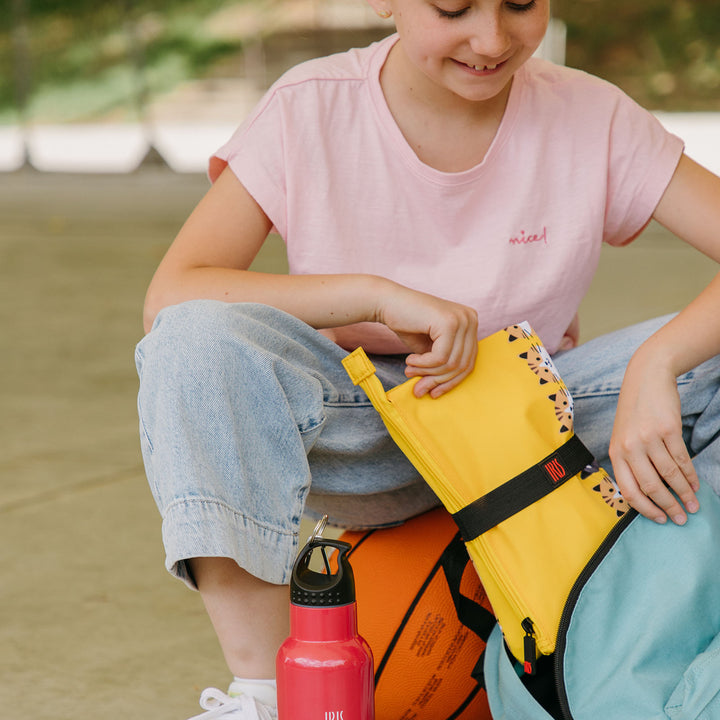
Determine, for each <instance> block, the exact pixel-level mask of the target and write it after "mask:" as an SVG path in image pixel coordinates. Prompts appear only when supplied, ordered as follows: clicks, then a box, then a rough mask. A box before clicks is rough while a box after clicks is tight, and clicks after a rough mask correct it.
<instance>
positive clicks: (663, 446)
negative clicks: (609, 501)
mask: <svg viewBox="0 0 720 720" xmlns="http://www.w3.org/2000/svg"><path fill="white" fill-rule="evenodd" d="M610 456H611V458H612V462H613V469H614V471H615V479H616V480H617V483H618V486H619V487H620V491H621V492H622V494H623V497H624V498H625V499H626V500H627V501H628V503H629V504H630V505H631V506H632V507H634V508H635V509H636V510H637V511H638V512H639V513H640V514H641V515H644V516H645V517H647V518H650V519H651V520H654V521H655V522H658V523H664V522H666V521H667V518H668V517H669V518H670V519H671V520H672V521H673V522H674V523H676V524H677V525H683V524H684V523H685V522H686V521H687V515H686V511H687V512H689V513H694V512H696V511H697V510H698V509H699V503H698V501H697V498H696V496H695V491H697V490H698V488H699V481H698V477H697V474H696V472H695V468H694V467H693V464H692V461H691V460H690V456H689V454H688V452H687V449H686V447H685V444H684V443H683V441H682V438H680V437H677V436H676V435H673V436H670V437H668V438H666V439H664V440H663V439H658V440H656V441H655V442H654V443H653V444H652V445H651V446H649V447H640V446H639V447H635V448H633V449H628V448H623V451H620V452H619V451H618V450H617V449H616V448H612V449H611V455H610ZM671 491H672V492H671ZM678 499H679V501H678Z"/></svg>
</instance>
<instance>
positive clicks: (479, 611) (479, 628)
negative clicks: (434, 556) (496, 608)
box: [439, 533, 496, 688]
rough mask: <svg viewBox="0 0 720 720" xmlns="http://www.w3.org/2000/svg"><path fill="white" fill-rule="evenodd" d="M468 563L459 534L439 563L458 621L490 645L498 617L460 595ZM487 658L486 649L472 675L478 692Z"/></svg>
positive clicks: (482, 682) (483, 683)
mask: <svg viewBox="0 0 720 720" xmlns="http://www.w3.org/2000/svg"><path fill="white" fill-rule="evenodd" d="M469 562H470V556H469V555H468V551H467V548H466V547H465V542H464V541H463V538H462V536H461V535H460V533H457V534H456V535H455V537H454V538H453V539H452V540H451V541H450V543H449V544H448V546H447V547H446V548H445V550H444V551H443V554H442V555H441V556H440V560H439V563H440V565H441V567H442V569H443V572H444V573H445V579H446V580H447V584H448V588H449V590H450V596H451V597H452V600H453V604H454V605H455V612H457V616H458V620H460V622H461V623H462V624H463V625H465V627H466V628H468V629H469V630H470V631H471V632H474V633H475V634H476V635H477V636H478V637H479V638H480V639H481V640H483V641H484V642H487V639H488V638H489V637H490V633H491V632H492V629H493V628H494V627H495V622H496V620H495V616H494V615H493V614H492V613H491V612H490V611H489V610H488V609H487V608H485V607H483V606H482V605H480V604H479V603H477V602H475V600H472V599H471V598H469V597H467V596H466V595H463V594H462V593H461V592H460V583H461V581H462V577H463V574H464V573H465V568H466V567H467V564H468V563H469ZM484 656H485V650H484V649H483V651H482V652H481V653H480V657H479V658H478V660H477V663H476V664H475V667H474V668H473V670H472V672H471V675H472V676H473V678H475V680H477V682H478V687H479V688H481V687H485V682H484V680H485V678H484V674H483V659H484Z"/></svg>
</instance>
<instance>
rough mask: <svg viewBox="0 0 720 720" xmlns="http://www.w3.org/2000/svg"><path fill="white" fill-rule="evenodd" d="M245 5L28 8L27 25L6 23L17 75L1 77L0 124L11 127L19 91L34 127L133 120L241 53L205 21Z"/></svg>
mask: <svg viewBox="0 0 720 720" xmlns="http://www.w3.org/2000/svg"><path fill="white" fill-rule="evenodd" d="M21 1H22V0H21ZM242 1H243V0H239V1H238V0H232V2H231V0H114V1H110V2H105V3H97V2H96V1H91V0H24V5H25V12H26V15H25V17H24V18H22V17H21V18H18V17H17V15H16V16H15V18H13V15H12V13H4V14H2V15H0V18H2V20H0V60H1V59H2V58H3V57H6V58H7V59H8V62H7V65H8V66H12V67H13V70H14V71H13V72H2V73H0V122H1V121H3V120H5V121H8V120H12V119H13V117H12V116H13V114H14V110H13V109H14V107H15V106H16V105H17V104H18V86H19V85H25V86H27V91H28V95H29V98H28V102H27V112H26V114H27V116H28V117H29V118H31V119H38V120H40V121H44V120H46V119H48V120H54V121H58V120H59V121H64V120H91V119H94V118H101V117H106V116H107V115H108V113H110V114H113V113H114V114H115V115H122V116H124V118H127V117H128V116H129V119H135V117H137V115H138V114H140V112H141V110H140V106H141V105H142V103H143V102H144V101H145V99H146V98H147V96H149V95H152V94H155V93H160V92H163V91H166V90H169V89H171V88H172V87H173V86H174V85H176V84H178V83H180V82H182V81H184V80H186V79H188V78H192V77H199V76H202V75H203V74H204V73H206V72H207V71H208V69H209V68H211V67H212V66H213V64H214V63H215V62H217V61H218V60H219V59H221V58H223V57H225V56H227V55H228V54H230V53H236V52H238V50H239V49H240V47H241V40H240V39H238V40H232V39H230V40H229V39H227V38H223V37H216V36H215V35H213V34H212V33H210V32H206V31H205V30H204V28H203V21H204V20H205V19H206V18H207V17H208V16H210V15H211V14H212V13H213V12H216V11H217V10H218V9H220V8H222V7H223V6H225V5H229V4H233V5H238V4H241V3H242ZM12 2H14V3H17V2H18V0H12ZM19 19H20V20H24V28H23V29H24V31H25V32H23V33H20V34H19V33H18V27H21V26H20V25H19ZM13 21H14V22H13ZM19 39H21V40H22V44H20V45H19V44H18V40H19ZM21 56H22V58H23V62H22V67H23V70H22V76H21V77H19V76H18V74H17V73H18V70H17V58H18V57H21ZM2 64H3V65H5V64H6V63H5V62H3V63H2ZM21 94H22V93H21Z"/></svg>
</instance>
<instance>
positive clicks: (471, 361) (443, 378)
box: [405, 337, 477, 398]
mask: <svg viewBox="0 0 720 720" xmlns="http://www.w3.org/2000/svg"><path fill="white" fill-rule="evenodd" d="M476 355H477V339H476V338H475V337H472V338H471V339H468V341H467V342H465V343H463V344H460V345H459V346H458V347H454V348H453V349H452V350H451V352H450V353H449V355H447V360H445V361H444V362H439V364H438V361H439V359H441V358H443V357H444V356H445V354H444V353H443V352H442V351H439V350H436V349H435V348H433V350H432V351H430V352H428V353H425V354H424V355H420V356H409V357H408V367H407V369H406V372H405V374H406V375H407V376H408V377H416V376H421V377H420V380H418V382H417V383H416V384H415V387H414V389H413V392H414V394H415V396H416V397H422V396H423V395H426V394H429V395H430V397H432V398H437V397H440V396H441V395H442V394H443V393H446V392H447V391H448V390H451V389H452V388H454V387H456V386H457V385H459V384H460V383H461V382H462V381H463V380H464V379H465V378H466V377H467V376H468V375H469V374H470V372H471V371H472V369H473V367H474V365H475V357H476Z"/></svg>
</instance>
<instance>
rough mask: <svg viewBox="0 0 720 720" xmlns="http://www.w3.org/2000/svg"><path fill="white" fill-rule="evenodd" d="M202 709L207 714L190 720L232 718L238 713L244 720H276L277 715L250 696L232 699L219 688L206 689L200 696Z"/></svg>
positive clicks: (239, 696)
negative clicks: (233, 714) (232, 715)
mask: <svg viewBox="0 0 720 720" xmlns="http://www.w3.org/2000/svg"><path fill="white" fill-rule="evenodd" d="M200 707H201V708H203V709H204V710H207V712H204V713H201V714H200V715H194V716H193V717H191V718H189V720H212V718H222V717H224V716H226V715H227V716H229V717H230V716H231V714H232V713H235V712H237V713H238V717H239V718H241V719H242V720H276V718H277V713H276V712H275V711H274V710H271V709H270V708H269V707H267V706H266V705H264V704H262V703H258V702H256V701H255V698H252V697H250V696H249V695H238V696H237V697H232V696H230V695H227V694H226V693H224V692H223V691H222V690H218V689H217V688H212V687H210V688H205V690H203V691H202V694H201V695H200Z"/></svg>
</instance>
